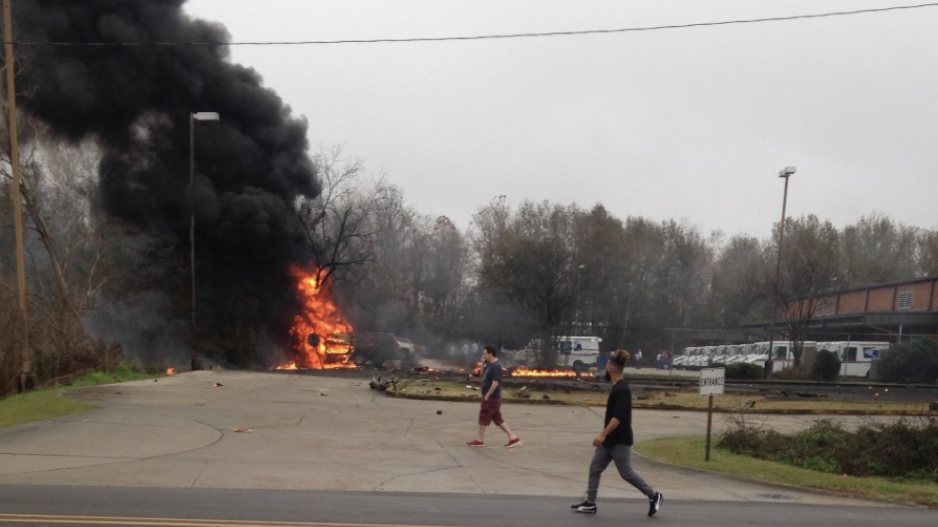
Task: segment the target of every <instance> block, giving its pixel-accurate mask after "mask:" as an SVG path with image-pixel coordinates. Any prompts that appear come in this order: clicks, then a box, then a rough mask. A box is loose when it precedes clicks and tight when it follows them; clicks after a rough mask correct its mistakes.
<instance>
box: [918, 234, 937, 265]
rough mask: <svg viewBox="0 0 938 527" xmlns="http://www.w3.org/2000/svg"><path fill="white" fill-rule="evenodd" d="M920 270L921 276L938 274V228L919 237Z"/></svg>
mask: <svg viewBox="0 0 938 527" xmlns="http://www.w3.org/2000/svg"><path fill="white" fill-rule="evenodd" d="M917 253H918V271H919V274H920V275H921V276H938V230H934V231H927V232H922V233H921V234H919V237H918V251H917Z"/></svg>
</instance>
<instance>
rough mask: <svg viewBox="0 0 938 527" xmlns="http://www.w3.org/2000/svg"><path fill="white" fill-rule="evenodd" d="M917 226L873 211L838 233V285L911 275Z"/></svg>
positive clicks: (889, 280) (913, 267) (914, 271)
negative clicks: (907, 224) (899, 221)
mask: <svg viewBox="0 0 938 527" xmlns="http://www.w3.org/2000/svg"><path fill="white" fill-rule="evenodd" d="M917 245H918V230H917V229H915V228H913V227H908V226H905V225H902V224H899V223H896V222H894V221H892V220H891V219H890V218H889V217H887V216H884V215H882V214H878V213H873V214H870V215H867V216H864V217H862V218H860V220H859V221H858V222H857V223H855V224H853V225H848V226H847V227H845V228H844V230H843V232H842V234H841V236H840V255H841V266H842V272H841V273H840V277H839V278H840V282H839V284H840V285H843V286H846V287H851V286H855V285H867V284H876V283H883V282H892V281H896V280H903V279H907V278H911V277H914V276H915V274H916V265H917V262H916V249H917Z"/></svg>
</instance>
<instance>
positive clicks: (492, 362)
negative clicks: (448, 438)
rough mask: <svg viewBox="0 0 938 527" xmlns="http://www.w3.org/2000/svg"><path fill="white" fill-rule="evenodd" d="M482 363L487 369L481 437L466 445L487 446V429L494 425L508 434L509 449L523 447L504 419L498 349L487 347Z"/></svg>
mask: <svg viewBox="0 0 938 527" xmlns="http://www.w3.org/2000/svg"><path fill="white" fill-rule="evenodd" d="M482 362H484V363H485V369H484V370H483V372H482V407H481V408H480V409H479V435H478V436H477V437H476V438H475V439H473V440H472V441H470V442H468V443H466V444H468V445H469V446H485V443H484V442H483V439H484V437H485V429H486V428H487V427H488V426H489V425H490V424H492V423H495V425H496V426H498V427H499V428H501V429H502V431H503V432H505V433H506V434H508V443H507V444H506V445H505V446H506V447H508V448H514V447H516V446H521V439H520V438H518V436H517V435H515V433H514V432H512V431H511V428H508V423H506V422H505V420H504V419H502V412H501V406H502V365H501V364H499V363H498V348H496V347H495V346H491V345H489V346H486V347H485V348H483V350H482Z"/></svg>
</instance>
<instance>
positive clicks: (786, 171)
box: [765, 167, 797, 377]
mask: <svg viewBox="0 0 938 527" xmlns="http://www.w3.org/2000/svg"><path fill="white" fill-rule="evenodd" d="M796 170H797V167H785V168H783V169H782V170H781V171H780V172H779V173H778V177H780V178H784V179H785V193H784V194H783V195H782V221H780V222H779V224H778V257H777V259H776V262H775V284H774V287H773V288H772V289H773V291H772V293H773V297H774V298H772V320H771V321H770V327H771V329H769V354H768V357H767V358H766V360H765V377H768V376H769V375H771V374H772V366H773V363H774V361H773V360H772V354H773V352H774V351H775V350H774V349H773V348H774V347H775V314H776V310H777V309H778V300H779V289H778V280H779V276H780V274H781V271H782V242H783V241H784V240H785V207H786V206H787V205H788V178H789V177H791V176H792V174H794V173H795V171H796Z"/></svg>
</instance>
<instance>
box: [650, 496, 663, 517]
mask: <svg viewBox="0 0 938 527" xmlns="http://www.w3.org/2000/svg"><path fill="white" fill-rule="evenodd" d="M663 502H664V496H662V495H661V493H660V492H656V493H655V497H654V498H648V515H649V516H654V515H655V513H656V512H658V511H660V510H661V504H662V503H663Z"/></svg>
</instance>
